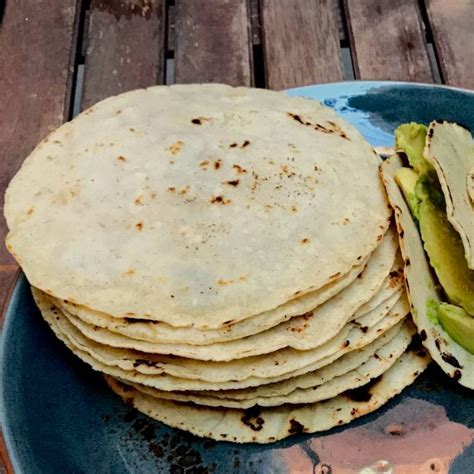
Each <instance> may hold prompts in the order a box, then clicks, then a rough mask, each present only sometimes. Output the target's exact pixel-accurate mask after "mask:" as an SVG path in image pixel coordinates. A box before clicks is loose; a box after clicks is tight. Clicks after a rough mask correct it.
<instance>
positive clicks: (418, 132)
mask: <svg viewBox="0 0 474 474" xmlns="http://www.w3.org/2000/svg"><path fill="white" fill-rule="evenodd" d="M427 131H428V129H427V127H426V126H425V125H421V124H419V123H414V122H412V123H405V124H403V125H400V126H399V127H398V128H397V129H396V130H395V145H396V147H397V148H398V149H400V150H403V151H404V152H405V153H406V155H407V157H408V161H409V162H410V165H411V166H412V167H413V169H414V170H415V171H416V172H417V173H418V174H423V173H426V172H427V171H429V170H431V169H432V166H431V165H430V164H429V163H428V161H427V160H426V159H425V158H424V157H423V150H424V148H425V138H426V133H427Z"/></svg>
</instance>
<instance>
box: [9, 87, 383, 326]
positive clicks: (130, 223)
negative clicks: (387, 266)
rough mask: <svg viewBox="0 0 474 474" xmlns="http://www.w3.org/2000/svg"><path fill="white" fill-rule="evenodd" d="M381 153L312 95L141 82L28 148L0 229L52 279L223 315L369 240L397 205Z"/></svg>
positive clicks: (223, 319) (79, 290) (324, 267)
mask: <svg viewBox="0 0 474 474" xmlns="http://www.w3.org/2000/svg"><path fill="white" fill-rule="evenodd" d="M378 165H379V158H378V157H377V155H376V154H375V152H374V151H373V150H372V149H371V147H370V146H369V144H368V143H367V142H366V141H365V140H364V139H363V137H362V136H361V135H360V133H359V132H358V131H357V130H356V129H355V128H354V127H352V126H350V125H349V124H348V123H346V122H345V121H343V120H342V119H340V118H339V117H338V116H337V115H336V113H335V112H334V111H332V110H330V109H328V108H326V107H324V106H322V105H321V104H320V103H318V102H316V101H312V100H308V99H303V98H292V97H288V96H286V95H285V94H282V93H278V92H272V91H265V90H262V89H248V88H232V87H229V86H223V85H216V84H211V85H179V86H172V87H163V86H158V87H151V88H149V89H142V90H137V91H133V92H129V93H126V94H122V95H120V96H117V97H112V98H110V99H107V100H105V101H103V102H100V103H99V104H97V105H95V106H94V107H93V108H91V109H89V110H86V111H85V112H83V113H82V114H80V115H79V116H78V117H76V118H75V119H74V120H73V121H72V122H70V123H67V124H65V125H63V126H61V127H60V128H59V129H57V130H56V131H54V132H52V133H51V134H50V135H49V136H48V137H47V138H46V139H45V140H43V141H42V142H41V143H40V144H39V145H38V146H37V148H36V149H35V150H34V151H33V153H32V154H31V155H30V156H29V157H28V158H27V159H26V161H25V162H24V164H23V166H22V168H21V170H20V171H19V172H18V174H17V175H16V176H15V178H14V179H13V180H12V182H11V183H10V186H9V188H8V190H7V193H6V201H5V215H6V219H7V223H8V227H9V229H10V232H9V235H8V237H7V245H8V248H9V250H10V251H11V252H12V254H13V255H14V256H15V258H16V259H17V261H18V262H19V263H20V265H21V266H22V268H23V270H24V271H25V273H26V275H27V277H28V279H29V281H30V282H31V283H32V284H33V285H34V286H36V287H38V288H40V289H41V290H43V291H44V292H46V293H48V294H50V295H53V296H56V297H58V298H62V299H67V300H69V301H71V302H76V303H79V304H82V305H84V306H87V307H89V308H91V309H94V310H97V311H102V312H105V313H108V314H110V315H114V316H130V317H133V316H137V315H138V316H140V315H143V316H145V317H146V318H148V319H154V320H158V321H163V322H166V323H168V324H170V325H173V326H176V327H183V326H194V327H197V328H203V329H205V328H219V327H221V326H223V325H224V323H228V324H229V323H230V322H236V321H241V320H244V319H246V318H248V317H251V316H253V315H256V314H258V313H260V312H263V311H266V310H269V309H272V308H275V307H277V306H279V305H281V304H283V303H285V302H286V301H289V300H291V299H293V298H295V297H297V296H298V295H301V294H304V293H306V292H309V291H313V290H316V289H319V288H321V287H322V286H324V285H326V284H328V283H329V282H331V281H332V280H334V279H337V278H338V277H339V276H340V275H344V274H346V273H347V272H349V271H350V269H351V268H352V267H353V266H354V265H357V264H358V263H359V262H360V261H361V260H362V259H364V258H365V257H366V256H367V255H369V254H370V253H371V252H372V251H373V250H374V249H375V248H376V246H377V245H378V243H379V241H380V240H381V238H382V235H383V234H384V232H385V230H386V228H387V226H388V223H389V216H390V210H389V207H388V205H387V201H386V197H385V193H384V190H383V186H382V184H381V182H380V179H379V175H378ZM348 243H350V244H348Z"/></svg>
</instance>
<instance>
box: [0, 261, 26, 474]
mask: <svg viewBox="0 0 474 474" xmlns="http://www.w3.org/2000/svg"><path fill="white" fill-rule="evenodd" d="M22 276H23V277H24V274H23V272H22V271H21V269H20V268H18V270H17V271H16V273H15V276H14V277H13V281H12V283H11V285H10V288H9V289H8V291H7V296H6V297H5V301H4V302H3V305H2V307H1V308H0V380H3V377H2V375H1V374H2V373H3V360H4V351H5V340H6V339H7V334H8V327H9V323H10V319H11V316H10V315H11V314H12V311H11V308H12V305H11V302H12V300H13V295H14V293H15V292H16V291H17V290H18V287H19V285H18V283H19V281H20V279H21V277H22ZM24 278H25V277H24ZM5 390H6V388H5V387H4V386H2V387H1V393H0V396H1V403H0V417H1V418H0V462H1V466H0V467H3V469H4V470H5V474H15V472H20V471H19V469H18V463H16V462H15V459H14V454H13V453H14V450H13V449H12V446H11V443H10V442H9V441H8V440H9V438H10V437H9V436H4V433H3V420H5V419H6V418H7V416H6V413H4V400H5V396H4V393H3V392H4V391H5ZM14 466H15V467H14Z"/></svg>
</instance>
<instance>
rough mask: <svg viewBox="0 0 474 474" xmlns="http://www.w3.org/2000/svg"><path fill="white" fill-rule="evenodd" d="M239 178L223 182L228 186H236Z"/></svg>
mask: <svg viewBox="0 0 474 474" xmlns="http://www.w3.org/2000/svg"><path fill="white" fill-rule="evenodd" d="M239 182H240V180H239V179H232V180H230V181H226V182H225V184H228V185H229V186H234V187H235V186H238V185H239Z"/></svg>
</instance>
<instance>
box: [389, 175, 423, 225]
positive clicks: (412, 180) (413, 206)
mask: <svg viewBox="0 0 474 474" xmlns="http://www.w3.org/2000/svg"><path fill="white" fill-rule="evenodd" d="M395 181H396V182H397V184H398V186H400V189H401V190H402V193H403V196H404V197H405V201H406V202H407V204H408V207H409V208H410V211H411V213H412V215H413V216H414V217H415V218H416V219H418V204H419V203H420V201H419V199H418V197H417V195H416V192H415V188H416V183H417V181H418V174H417V173H416V172H415V171H413V170H412V169H411V168H399V169H398V170H397V171H396V172H395Z"/></svg>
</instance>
